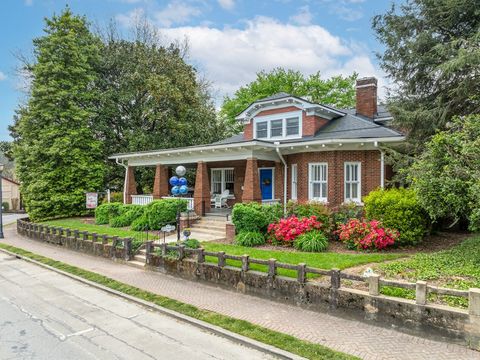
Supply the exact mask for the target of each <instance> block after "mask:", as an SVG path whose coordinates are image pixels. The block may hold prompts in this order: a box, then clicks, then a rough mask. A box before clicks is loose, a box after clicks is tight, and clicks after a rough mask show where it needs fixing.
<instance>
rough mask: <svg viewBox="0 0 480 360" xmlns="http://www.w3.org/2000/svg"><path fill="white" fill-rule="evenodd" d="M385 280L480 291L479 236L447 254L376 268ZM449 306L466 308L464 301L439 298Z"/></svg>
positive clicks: (420, 257) (435, 254)
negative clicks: (386, 278) (419, 281)
mask: <svg viewBox="0 0 480 360" xmlns="http://www.w3.org/2000/svg"><path fill="white" fill-rule="evenodd" d="M378 268H379V269H380V270H381V271H382V272H384V273H385V275H386V276H387V277H389V278H401V279H406V280H409V281H416V280H425V281H429V282H434V283H436V284H438V285H440V286H445V287H451V288H456V289H463V290H466V289H468V288H471V287H477V288H480V236H476V237H473V238H470V239H468V240H465V241H464V242H463V243H461V244H460V245H457V246H455V247H453V248H451V249H449V250H444V251H439V252H436V253H431V254H425V253H418V254H416V255H414V256H412V257H411V258H409V259H406V260H401V261H395V262H391V263H388V264H381V265H378ZM440 300H442V301H444V302H446V303H448V304H449V305H452V306H466V305H467V301H466V299H461V298H457V297H442V299H440Z"/></svg>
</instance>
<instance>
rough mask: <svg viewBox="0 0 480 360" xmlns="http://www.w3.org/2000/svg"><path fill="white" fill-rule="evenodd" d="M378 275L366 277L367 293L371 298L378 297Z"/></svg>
mask: <svg viewBox="0 0 480 360" xmlns="http://www.w3.org/2000/svg"><path fill="white" fill-rule="evenodd" d="M379 285H380V275H378V274H372V275H370V276H369V277H368V293H369V294H370V295H372V296H378V295H380V286H379Z"/></svg>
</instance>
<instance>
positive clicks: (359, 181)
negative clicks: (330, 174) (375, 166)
mask: <svg viewBox="0 0 480 360" xmlns="http://www.w3.org/2000/svg"><path fill="white" fill-rule="evenodd" d="M350 165H358V174H357V178H358V181H357V182H358V189H357V195H358V197H357V198H352V197H350V198H348V199H347V166H350ZM352 183H353V181H351V180H349V184H352ZM350 190H351V189H350ZM350 192H351V191H350ZM343 199H344V202H345V203H348V202H354V203H357V204H360V203H361V202H362V163H361V162H360V161H345V162H344V163H343Z"/></svg>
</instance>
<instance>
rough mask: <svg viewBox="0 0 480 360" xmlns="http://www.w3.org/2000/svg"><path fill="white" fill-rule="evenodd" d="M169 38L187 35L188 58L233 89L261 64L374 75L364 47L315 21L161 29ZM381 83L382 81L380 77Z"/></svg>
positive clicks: (261, 20) (223, 88)
mask: <svg viewBox="0 0 480 360" xmlns="http://www.w3.org/2000/svg"><path fill="white" fill-rule="evenodd" d="M160 31H161V33H162V34H163V35H165V36H166V37H167V38H169V39H171V40H173V39H182V38H184V37H187V38H188V39H189V49H190V59H191V60H193V61H194V63H195V65H196V66H197V68H199V69H200V70H201V71H202V72H203V73H204V74H205V76H206V77H207V78H208V79H210V80H211V81H212V82H213V83H214V85H215V86H216V87H218V90H219V93H220V95H224V94H232V93H233V92H234V91H235V90H237V89H238V88H239V87H240V86H242V85H245V84H247V83H248V82H250V81H252V80H254V79H255V76H256V73H257V72H258V71H260V70H267V71H268V70H271V69H273V68H275V67H285V68H291V69H295V70H299V71H301V72H303V73H305V74H311V73H315V72H317V71H320V72H321V73H322V75H323V76H324V77H325V78H327V77H330V76H333V75H339V74H343V75H350V74H352V73H353V72H358V73H359V76H361V77H362V76H377V77H382V76H383V74H382V73H380V72H379V71H378V70H376V69H375V66H374V65H373V63H372V61H371V59H370V57H369V55H368V50H366V49H363V48H361V47H360V46H358V45H357V44H350V43H347V42H345V41H344V40H342V39H341V38H339V37H337V36H334V35H332V34H331V33H330V32H328V31H327V30H326V29H325V28H323V27H321V26H319V25H303V26H298V25H293V24H284V23H280V22H279V21H276V20H274V19H271V18H266V17H257V18H255V19H253V20H249V21H246V22H245V26H244V27H243V28H240V29H236V28H230V27H225V28H223V29H217V28H213V27H208V26H196V27H188V26H184V27H176V28H163V29H160ZM379 82H380V84H379V85H380V86H381V85H382V84H383V83H382V81H381V79H379Z"/></svg>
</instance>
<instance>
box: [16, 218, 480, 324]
mask: <svg viewBox="0 0 480 360" xmlns="http://www.w3.org/2000/svg"><path fill="white" fill-rule="evenodd" d="M17 230H18V232H19V233H22V234H25V235H27V236H29V237H31V238H33V239H38V240H42V241H46V242H52V243H56V244H62V239H67V238H68V239H73V240H75V241H78V242H80V241H83V242H92V243H101V244H103V245H107V244H111V245H110V246H111V248H110V251H111V256H112V257H113V256H115V253H116V249H122V250H123V258H124V259H125V260H129V259H131V257H132V239H131V238H119V237H118V236H110V235H105V234H101V235H100V234H97V233H89V232H87V231H79V230H78V229H70V228H63V227H55V226H50V225H44V224H35V223H31V222H30V221H28V220H25V219H21V220H18V221H17ZM158 249H160V250H159V251H158ZM145 251H146V263H147V265H149V264H151V260H152V256H160V257H165V256H172V255H173V256H176V257H177V259H179V260H183V259H184V258H187V257H190V258H192V259H193V260H194V261H196V262H197V263H199V264H202V263H205V262H206V257H213V258H216V261H215V263H214V264H216V266H218V267H219V268H223V267H225V266H228V264H227V260H231V261H237V262H240V267H241V270H242V271H244V272H247V271H251V265H252V264H256V265H263V266H266V267H267V275H268V276H270V277H274V276H277V273H278V269H285V270H291V271H295V272H296V279H297V281H298V282H299V283H301V284H304V283H307V282H308V274H314V275H321V276H325V277H329V282H330V289H331V292H332V303H333V304H332V306H335V303H334V302H335V296H334V293H335V292H336V291H337V290H338V289H340V288H347V287H348V286H345V287H342V280H350V281H357V282H361V283H366V284H368V292H369V294H370V295H373V296H379V295H380V293H381V290H382V287H385V286H388V287H395V288H400V289H405V290H410V291H414V292H415V302H416V303H417V304H419V305H425V304H427V300H428V294H437V295H443V296H455V297H460V298H466V299H468V300H469V312H470V313H476V312H477V310H475V309H473V304H474V303H478V304H480V290H479V289H469V290H458V289H449V288H442V287H437V286H433V285H429V284H427V283H426V282H425V281H420V280H419V281H417V282H416V283H413V282H404V281H397V280H387V279H384V278H381V277H380V276H379V275H377V274H372V275H371V276H368V277H364V276H360V275H355V274H348V273H345V272H341V271H340V270H338V269H332V270H325V269H318V268H313V267H310V266H307V265H306V264H303V263H302V264H297V265H294V264H285V263H281V262H278V261H277V260H276V259H268V260H265V259H254V258H250V257H249V256H248V255H230V254H226V253H225V252H223V251H218V252H212V251H205V250H204V249H203V248H200V249H190V248H186V247H185V246H183V245H169V244H156V243H154V242H153V241H147V242H146V244H145ZM172 253H173V254H172ZM478 308H479V309H478V314H479V315H480V305H479V306H478Z"/></svg>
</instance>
